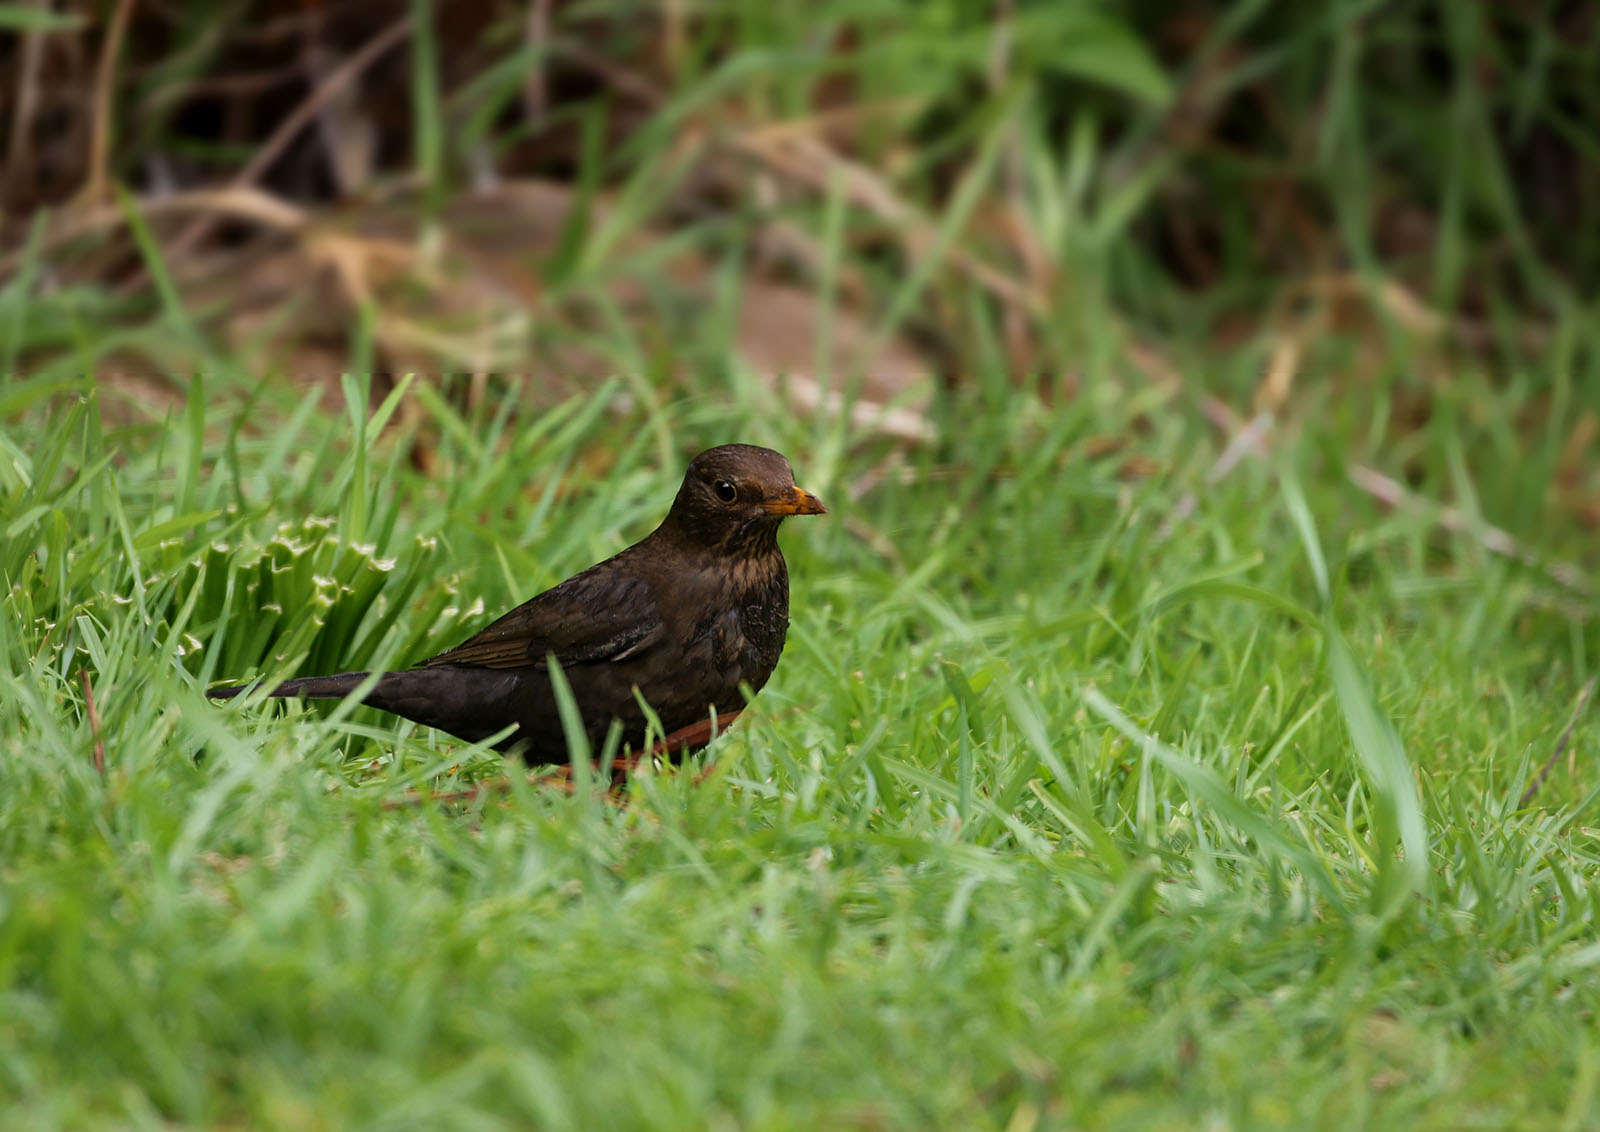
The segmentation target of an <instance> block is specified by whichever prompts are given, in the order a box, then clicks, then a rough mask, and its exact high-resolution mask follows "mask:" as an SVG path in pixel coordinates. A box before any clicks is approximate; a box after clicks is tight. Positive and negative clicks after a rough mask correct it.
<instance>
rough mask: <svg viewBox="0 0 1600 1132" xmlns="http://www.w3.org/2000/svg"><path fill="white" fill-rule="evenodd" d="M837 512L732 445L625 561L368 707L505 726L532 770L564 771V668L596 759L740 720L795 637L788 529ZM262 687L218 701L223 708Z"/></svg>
mask: <svg viewBox="0 0 1600 1132" xmlns="http://www.w3.org/2000/svg"><path fill="white" fill-rule="evenodd" d="M826 510H827V508H825V507H824V506H823V505H822V501H821V500H819V499H818V498H817V497H816V496H814V495H812V494H811V493H810V492H808V491H803V490H801V489H800V488H798V487H796V486H795V483H794V473H793V471H791V470H790V467H789V461H788V460H786V459H784V457H783V456H782V455H781V454H779V453H777V452H774V451H772V450H771V449H768V448H757V447H755V446H754V445H751V444H725V445H723V446H722V447H720V448H711V449H708V450H707V451H705V452H702V453H700V455H698V456H696V457H695V458H694V460H693V461H692V462H691V463H690V464H689V470H688V472H687V473H686V474H685V475H684V477H683V486H682V487H680V488H679V489H678V495H677V498H676V499H674V500H673V502H672V509H671V510H670V511H668V512H667V517H666V518H665V519H664V520H662V523H661V525H660V526H659V527H657V528H656V529H655V530H654V531H652V532H651V533H650V534H648V535H646V536H645V537H644V538H643V539H641V540H640V541H639V542H636V543H634V544H633V545H632V546H630V547H628V549H626V550H624V551H622V552H621V553H620V554H617V555H615V556H613V557H611V558H608V559H606V560H605V561H604V562H601V563H599V564H598V565H595V566H591V567H589V569H587V570H585V571H583V572H582V573H580V574H575V575H574V576H572V577H571V578H568V579H567V580H566V581H564V582H562V583H561V584H560V585H558V586H555V587H554V588H552V589H548V590H546V591H544V592H543V593H541V594H539V595H538V596H537V597H534V598H532V599H531V600H529V601H526V602H524V603H523V604H521V605H519V606H517V607H516V608H515V609H513V610H511V611H510V612H509V613H507V614H505V615H504V616H503V617H501V618H500V619H499V620H497V621H495V622H494V623H493V624H491V625H489V626H488V627H487V628H485V629H483V630H482V631H480V632H479V633H477V634H475V635H474V636H472V637H469V638H468V639H467V640H465V641H463V642H462V643H461V644H459V645H457V646H456V647H455V648H453V649H449V650H447V651H446V652H442V653H440V654H439V655H438V656H434V657H429V658H428V659H427V660H424V661H422V662H421V663H420V664H418V665H417V666H416V667H414V668H406V669H401V670H398V671H394V672H385V673H383V674H382V675H380V676H379V677H378V679H377V682H376V683H375V684H374V685H373V686H372V687H371V688H370V689H368V690H367V692H366V693H365V694H364V695H363V696H362V701H363V702H364V703H366V704H369V705H371V706H372V707H376V708H379V709H381V710H383V711H387V712H392V713H394V714H395V715H399V716H403V717H404V718H406V719H410V720H415V721H416V722H418V723H422V724H426V725H427V726H429V727H436V728H438V729H439V730H441V731H446V732H449V733H450V734H451V735H455V736H457V737H459V738H461V739H465V740H467V741H468V742H478V741H479V740H482V739H487V738H488V737H489V736H491V735H494V734H495V733H496V732H498V731H500V730H502V729H503V728H505V727H506V726H508V725H509V724H513V723H514V724H516V730H515V731H513V732H511V734H510V735H509V736H508V737H506V738H504V739H502V740H501V741H500V742H498V743H496V744H495V746H496V747H497V748H499V749H500V750H502V751H505V752H508V753H510V752H518V753H520V754H521V755H522V756H523V757H524V758H525V759H527V760H528V761H529V762H531V763H564V762H567V761H568V754H567V742H566V734H565V731H564V730H563V728H562V725H561V719H560V714H559V712H558V711H557V708H556V697H555V693H554V691H553V690H552V688H551V684H550V671H549V659H550V658H551V657H554V658H555V660H556V662H557V663H558V664H559V665H560V668H561V672H562V675H564V676H565V677H566V680H567V683H568V685H569V686H570V687H571V689H572V697H573V700H574V701H575V702H576V704H577V708H578V713H579V715H580V717H581V718H582V722H583V729H584V731H585V732H586V733H587V735H588V738H589V742H590V744H591V746H592V747H593V748H594V749H596V750H598V749H599V746H600V744H601V743H602V742H603V741H604V739H605V736H606V733H607V731H608V730H609V728H610V727H611V724H612V721H613V720H616V721H618V722H620V723H621V725H622V739H623V741H624V742H625V743H629V744H631V745H632V746H633V747H634V748H635V749H636V750H638V749H640V748H642V746H643V743H644V739H645V730H646V727H645V713H644V711H643V709H642V708H641V707H640V706H639V702H638V697H637V696H635V694H634V692H635V689H637V690H638V692H639V694H640V695H642V696H643V698H644V700H645V702H646V703H648V704H649V705H650V707H651V708H652V709H653V710H654V711H655V712H656V714H657V716H658V717H659V720H660V724H661V727H662V729H663V731H664V732H666V733H667V734H671V733H672V732H675V731H678V730H680V729H682V728H686V727H690V726H691V725H694V724H696V723H700V722H702V721H705V720H707V719H708V718H709V716H710V713H711V712H712V711H715V712H716V713H717V714H718V715H719V716H723V717H727V716H729V715H734V714H737V713H738V712H739V711H740V710H742V709H743V707H744V704H745V698H744V694H743V691H742V687H743V685H746V684H748V685H749V687H750V690H751V691H752V692H756V691H759V690H760V689H761V686H762V685H763V684H765V683H766V682H767V677H769V676H771V675H772V670H773V669H774V668H775V667H776V666H777V663H778V654H779V653H781V652H782V651H783V641H784V636H785V634H786V633H787V631H788V627H789V571H788V567H787V566H786V565H785V564H784V561H783V554H782V552H781V551H779V549H778V526H779V524H781V523H782V522H783V520H784V519H785V518H786V517H787V516H789V515H821V514H823V513H824V512H825V511H826ZM369 675H370V673H366V672H341V673H339V674H338V675H335V676H306V677H301V678H299V679H295V680H286V681H284V682H283V683H281V684H279V685H278V686H277V687H275V688H274V689H272V691H271V692H270V693H268V694H269V695H273V696H306V697H310V698H314V699H342V698H343V697H345V696H348V695H350V694H351V693H352V692H354V691H355V690H356V687H357V686H358V685H359V684H360V683H361V682H362V681H363V680H365V679H366V678H367V677H368V676H369ZM253 686H254V685H240V686H237V687H228V688H213V689H212V690H211V691H209V692H208V693H207V695H209V696H212V697H214V698H217V699H227V698H231V697H233V696H237V695H239V694H240V693H242V692H245V691H248V690H249V689H250V688H251V687H253Z"/></svg>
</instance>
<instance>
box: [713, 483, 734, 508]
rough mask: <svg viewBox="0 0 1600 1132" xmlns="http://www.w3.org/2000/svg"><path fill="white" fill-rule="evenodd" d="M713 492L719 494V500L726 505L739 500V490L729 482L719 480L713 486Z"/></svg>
mask: <svg viewBox="0 0 1600 1132" xmlns="http://www.w3.org/2000/svg"><path fill="white" fill-rule="evenodd" d="M711 490H712V491H714V492H716V493H717V498H718V499H720V500H722V502H724V503H732V502H733V501H734V500H735V499H738V498H739V492H738V489H737V488H735V487H734V486H733V484H731V483H729V482H728V481H727V480H718V481H717V482H716V483H714V484H712V485H711Z"/></svg>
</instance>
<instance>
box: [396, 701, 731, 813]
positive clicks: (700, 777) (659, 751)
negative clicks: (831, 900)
mask: <svg viewBox="0 0 1600 1132" xmlns="http://www.w3.org/2000/svg"><path fill="white" fill-rule="evenodd" d="M742 714H743V712H742V710H741V711H735V712H729V713H728V714H727V715H723V716H720V717H718V719H717V721H716V723H715V724H714V725H713V723H712V722H711V720H710V719H709V718H708V719H702V720H700V721H699V722H698V723H691V724H690V725H689V726H688V727H680V728H678V730H676V731H674V732H673V733H672V734H670V735H668V736H667V737H666V738H665V739H662V740H660V741H659V742H657V743H654V744H652V745H651V747H650V750H649V751H647V752H646V753H645V754H643V755H636V756H634V757H632V758H619V759H617V760H616V761H615V762H614V763H612V764H611V789H610V790H608V791H607V796H608V797H615V795H616V794H617V792H618V791H620V790H621V789H622V787H623V785H624V784H625V783H626V782H627V781H628V775H630V774H632V773H633V771H634V769H635V768H637V767H638V766H639V765H640V764H641V763H647V762H649V761H651V760H652V759H655V758H657V757H661V756H665V757H668V758H670V757H672V756H673V755H684V754H688V753H689V752H691V751H698V750H700V749H701V748H702V747H704V746H706V745H707V744H708V743H710V742H711V740H712V739H714V738H715V737H716V736H718V735H720V734H722V733H723V732H724V731H726V730H727V729H728V727H729V726H730V725H731V724H732V723H733V721H734V720H736V719H738V718H739V716H740V715H742ZM715 767H716V764H715V763H712V764H710V765H709V766H706V767H705V768H704V769H702V770H701V771H700V773H699V774H697V775H695V778H694V781H695V785H697V786H698V785H699V784H700V783H701V782H703V781H705V778H706V776H707V775H709V774H710V773H711V772H712V770H714V769H715ZM528 781H529V782H531V783H532V784H533V785H535V786H555V787H558V788H559V789H562V790H565V791H566V792H567V793H569V794H570V793H571V792H572V791H573V790H574V789H575V787H574V785H573V782H572V768H571V767H569V766H563V767H557V768H556V769H555V770H553V771H550V772H549V773H547V774H536V775H534V776H533V777H532V778H530V779H529V780H528ZM510 786H511V780H510V779H509V778H493V779H490V780H489V781H487V782H480V783H478V784H477V785H476V786H469V787H467V788H466V789H465V790H449V791H445V792H443V793H434V792H432V791H428V790H412V791H409V792H407V794H406V796H405V797H404V798H396V799H393V800H391V801H388V802H385V803H384V804H383V808H384V809H386V810H398V809H401V808H402V807H405V806H414V805H417V804H418V803H420V802H473V801H476V800H477V799H478V798H480V797H482V796H483V795H485V794H488V793H492V792H494V791H498V790H506V789H508V788H509V787H510Z"/></svg>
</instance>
